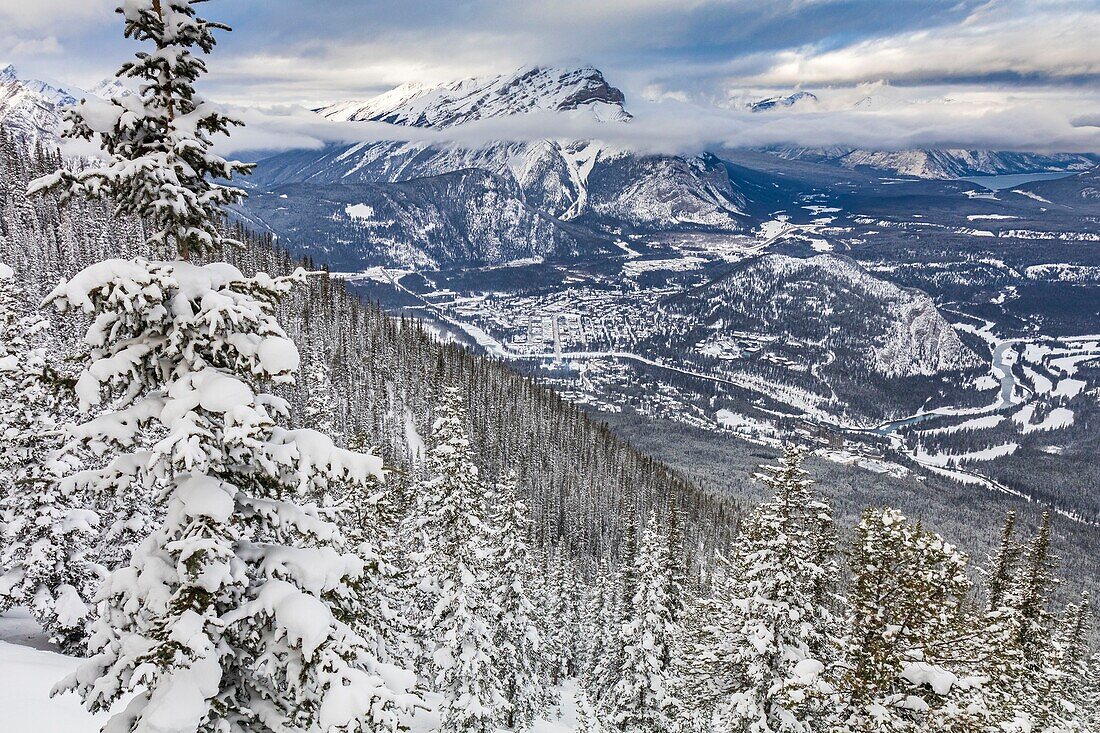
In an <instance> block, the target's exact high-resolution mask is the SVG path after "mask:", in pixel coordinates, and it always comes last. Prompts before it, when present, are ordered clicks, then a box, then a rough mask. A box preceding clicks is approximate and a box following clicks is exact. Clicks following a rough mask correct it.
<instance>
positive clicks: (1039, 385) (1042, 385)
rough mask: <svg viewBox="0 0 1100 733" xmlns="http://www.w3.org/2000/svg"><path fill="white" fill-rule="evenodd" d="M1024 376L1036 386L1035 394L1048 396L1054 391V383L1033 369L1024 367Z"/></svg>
mask: <svg viewBox="0 0 1100 733" xmlns="http://www.w3.org/2000/svg"><path fill="white" fill-rule="evenodd" d="M1024 374H1026V375H1027V378H1028V379H1030V380H1031V383H1032V384H1033V385H1035V394H1048V393H1049V392H1050V391H1051V390H1053V389H1054V383H1053V382H1051V381H1050V380H1049V379H1047V378H1046V377H1044V376H1043V375H1042V374H1040V373H1039V372H1037V371H1035V370H1034V369H1032V368H1031V367H1024Z"/></svg>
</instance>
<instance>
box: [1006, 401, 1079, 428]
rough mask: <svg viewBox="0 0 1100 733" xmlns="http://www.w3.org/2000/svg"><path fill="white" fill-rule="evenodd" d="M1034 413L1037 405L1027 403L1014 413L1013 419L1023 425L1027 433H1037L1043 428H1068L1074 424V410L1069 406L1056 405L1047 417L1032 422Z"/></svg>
mask: <svg viewBox="0 0 1100 733" xmlns="http://www.w3.org/2000/svg"><path fill="white" fill-rule="evenodd" d="M1034 415H1035V405H1027V406H1025V407H1024V408H1023V409H1022V410H1020V411H1019V412H1017V413H1016V414H1015V415H1013V416H1012V419H1013V420H1015V421H1016V422H1017V423H1018V424H1020V425H1021V426H1022V428H1021V429H1022V431H1023V432H1025V433H1035V432H1039V431H1041V430H1059V429H1061V428H1068V427H1069V426H1070V425H1072V424H1073V410H1071V409H1069V408H1068V407H1055V408H1054V409H1053V410H1051V411H1050V413H1049V414H1047V416H1046V417H1044V418H1043V419H1042V420H1040V421H1039V422H1037V423H1032V422H1031V419H1032V417H1033V416H1034Z"/></svg>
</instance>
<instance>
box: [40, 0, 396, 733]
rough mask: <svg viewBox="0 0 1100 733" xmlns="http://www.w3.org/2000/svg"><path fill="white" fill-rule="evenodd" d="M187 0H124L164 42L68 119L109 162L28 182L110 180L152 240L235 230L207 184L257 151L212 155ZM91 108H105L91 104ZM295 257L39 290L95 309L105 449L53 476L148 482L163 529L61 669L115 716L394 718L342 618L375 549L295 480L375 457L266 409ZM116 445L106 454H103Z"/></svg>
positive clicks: (379, 670)
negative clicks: (310, 500) (86, 463)
mask: <svg viewBox="0 0 1100 733" xmlns="http://www.w3.org/2000/svg"><path fill="white" fill-rule="evenodd" d="M195 4H197V3H192V2H184V1H183V0H129V1H128V2H127V3H126V4H125V5H124V7H123V9H122V10H123V15H124V17H125V23H126V34H127V35H128V36H131V37H134V38H137V39H138V40H141V41H146V42H150V43H152V45H153V46H154V47H155V48H154V49H153V50H152V51H151V52H148V53H144V52H143V53H141V54H139V55H138V60H137V61H136V62H133V63H130V64H127V65H125V66H124V67H123V68H122V71H120V75H124V76H129V77H132V78H135V79H137V80H139V81H141V82H142V84H141V87H140V92H139V94H137V95H131V96H127V97H123V98H117V99H115V100H113V101H112V102H110V103H107V104H103V105H99V103H95V102H91V101H85V102H84V103H83V104H82V106H81V107H80V108H78V109H77V110H76V111H75V112H74V113H73V115H72V132H71V134H73V135H75V136H78V137H84V138H88V139H92V138H98V140H99V142H100V144H101V146H102V147H103V149H104V152H105V153H106V156H107V162H106V163H105V164H102V165H92V166H89V167H87V168H82V169H80V170H78V171H76V172H72V171H68V170H61V171H58V172H57V173H56V174H53V175H51V176H48V177H46V178H45V179H43V180H39V181H38V182H36V184H34V186H33V188H34V189H35V190H36V191H45V190H48V189H51V188H52V189H57V190H59V191H60V196H61V199H62V200H63V201H70V202H71V201H72V200H73V197H75V196H76V195H78V194H89V195H92V196H96V195H106V196H108V197H110V198H111V199H112V200H113V201H114V202H115V204H116V207H117V211H118V213H120V214H127V215H131V216H144V217H148V218H149V219H150V220H151V221H152V222H153V223H154V225H155V227H156V229H157V231H156V232H155V233H154V234H153V235H152V237H151V240H150V243H149V244H150V246H155V247H163V246H164V245H169V249H170V250H172V251H176V252H178V253H179V255H180V256H181V257H183V258H187V257H188V256H189V255H190V254H191V253H192V252H193V251H206V250H209V249H212V248H214V247H216V246H221V245H222V244H224V243H225V242H224V241H223V239H222V237H221V234H220V231H221V230H220V206H221V205H223V204H225V203H228V202H230V201H233V200H235V199H236V198H237V197H238V195H239V192H237V191H235V190H234V189H230V188H226V187H223V186H220V185H216V184H214V183H212V182H211V180H210V179H211V178H213V177H215V176H217V177H228V176H229V175H231V174H232V173H233V172H238V171H241V170H245V169H246V168H247V167H246V166H241V165H239V164H235V163H231V162H227V161H224V160H223V159H221V158H219V157H217V156H215V155H213V154H212V153H211V152H210V150H209V147H210V144H211V136H212V135H214V134H216V133H220V132H225V131H226V130H227V129H228V126H229V125H230V124H232V121H231V120H228V119H227V118H225V117H223V116H221V115H220V114H218V113H217V112H215V111H213V110H212V109H211V108H210V107H209V106H208V105H207V104H206V103H205V102H203V101H202V100H200V99H198V98H197V97H195V95H194V88H193V83H194V81H195V80H196V79H197V78H198V76H199V75H200V74H201V73H202V72H204V71H205V65H204V63H203V61H202V60H201V59H200V58H198V57H196V56H194V55H193V51H194V49H196V48H197V49H199V50H201V51H202V52H209V51H210V50H211V48H212V46H213V43H214V40H213V35H212V32H211V31H212V30H213V29H215V28H220V27H222V26H220V25H218V24H214V23H209V22H207V21H205V20H203V19H201V18H198V17H197V16H196V15H195V11H194V7H193V6H194V5H195ZM97 105H99V106H97ZM303 281H304V273H301V272H299V273H297V274H295V275H292V276H286V277H276V278H272V277H269V276H268V275H266V274H263V273H260V274H257V275H255V276H252V277H246V276H244V275H243V274H242V273H241V271H240V270H238V269H237V268H235V267H233V266H231V265H228V264H208V265H205V266H197V265H194V264H191V263H189V262H184V261H179V260H177V261H173V262H160V261H149V260H145V259H141V258H136V259H132V260H120V259H110V260H105V261H102V262H99V263H97V264H93V265H91V266H89V267H86V268H85V269H84V270H82V271H81V272H80V273H78V274H77V275H76V276H75V277H73V278H72V279H70V280H69V281H68V282H67V283H63V284H62V285H60V286H58V287H57V288H56V289H55V290H54V292H52V293H51V294H50V295H49V297H48V299H47V300H48V301H49V302H51V303H53V304H54V305H56V306H57V307H58V309H59V310H61V311H62V312H71V311H81V312H83V313H85V314H86V315H87V316H89V317H90V318H91V326H90V327H89V329H88V332H87V334H86V336H85V339H84V342H85V343H86V344H87V345H88V347H89V352H88V353H87V354H86V356H85V358H84V367H83V370H82V371H81V373H80V376H79V378H78V379H77V382H76V394H77V397H78V398H79V400H80V403H81V407H82V409H85V410H88V409H90V408H98V409H99V410H100V413H99V414H97V415H96V416H95V417H92V418H91V419H88V420H86V421H85V422H83V423H82V424H80V425H78V426H76V427H75V428H74V429H73V430H72V434H73V438H74V441H75V442H76V443H78V444H81V445H84V446H87V447H89V448H91V449H92V451H93V452H94V453H95V454H98V455H104V454H105V451H107V453H106V455H107V456H108V458H107V459H106V460H105V461H101V462H99V463H98V465H93V466H92V467H89V468H87V469H85V470H81V471H76V472H73V473H70V474H69V475H68V476H66V477H65V478H64V479H63V480H62V482H61V488H62V490H63V491H87V492H91V493H93V494H96V495H113V496H125V495H126V494H127V493H129V492H134V493H139V492H142V491H143V490H144V487H150V488H153V489H154V490H155V491H156V497H157V502H158V505H159V507H158V509H159V510H158V514H159V515H160V521H159V526H158V527H157V529H156V530H155V531H154V532H153V533H152V534H151V535H150V536H149V537H148V538H146V539H145V540H144V541H142V543H141V544H140V545H139V546H138V548H137V549H136V550H135V551H134V553H133V557H132V558H131V560H130V562H129V564H128V565H127V566H126V567H122V568H119V569H117V570H115V571H114V572H113V573H112V574H111V576H110V578H109V579H108V581H107V582H106V584H105V586H104V588H103V589H102V591H101V593H100V598H101V599H102V603H101V613H100V617H99V618H98V620H97V621H96V622H95V628H94V634H93V637H92V641H91V647H92V652H93V655H92V657H91V658H90V659H88V660H87V662H85V663H84V664H83V665H82V666H81V667H80V668H79V669H78V670H77V672H76V673H74V674H73V675H72V676H71V677H70V678H69V679H68V680H67V681H66V682H65V683H64V685H63V688H64V689H72V690H77V691H78V692H80V693H81V694H82V695H83V696H84V699H85V702H86V703H87V704H88V705H89V707H90V708H92V709H93V710H103V709H107V708H109V707H112V705H113V704H114V703H115V702H116V701H118V700H120V699H121V698H127V697H128V698H130V700H129V702H128V703H127V704H125V705H123V706H122V708H121V709H120V711H119V712H118V713H116V715H115V717H114V718H113V719H112V721H111V722H110V723H109V725H110V726H111V727H112V728H113V729H117V730H140V731H144V730H149V731H152V730H156V731H164V732H169V731H170V732H179V733H190V732H192V731H195V732H197V731H211V732H214V731H217V732H218V733H229V732H231V731H242V732H243V731H276V730H284V729H286V728H295V727H298V728H307V729H308V728H311V727H316V728H320V729H322V730H331V729H341V730H361V731H382V730H394V729H396V727H397V725H398V712H399V709H400V708H402V707H404V706H405V705H406V704H407V703H408V702H411V701H410V700H408V699H407V696H406V695H405V694H404V691H403V689H402V688H404V687H406V686H407V685H408V684H409V683H410V681H411V680H410V677H411V676H410V675H408V674H407V673H402V672H401V671H400V670H397V669H395V668H390V667H388V666H386V665H383V664H381V663H380V662H379V661H378V660H377V659H375V658H374V656H373V655H372V653H371V648H370V646H371V645H370V644H369V643H368V642H367V641H366V640H364V639H363V638H362V637H361V636H359V635H358V634H357V633H356V632H355V631H354V630H353V629H352V628H350V627H349V626H348V624H347V623H346V621H345V619H346V618H347V617H348V616H349V615H351V613H352V611H351V609H352V608H353V607H354V606H355V605H356V604H357V603H360V602H362V599H361V595H360V594H361V592H362V590H363V579H364V575H365V572H366V571H365V567H364V561H363V559H362V558H360V557H357V556H355V555H353V554H348V553H344V552H342V551H341V546H342V544H343V538H342V537H341V535H340V533H339V532H338V530H337V529H336V527H335V526H334V525H333V524H331V523H330V522H328V521H326V520H325V519H324V518H323V517H322V516H320V515H319V514H318V512H317V510H316V507H315V506H312V505H299V504H296V503H295V502H294V501H292V500H291V498H290V497H295V496H301V495H306V496H308V495H310V494H312V493H314V492H317V491H319V490H320V487H321V486H324V485H327V484H330V483H334V482H350V483H354V484H359V485H367V484H369V483H370V482H371V481H381V480H382V478H383V476H382V462H381V460H380V459H378V458H377V457H376V456H373V455H370V454H359V453H353V452H350V451H346V450H342V449H339V448H337V447H336V446H335V445H334V444H333V443H332V440H331V439H330V438H328V437H327V436H324V435H322V434H320V433H317V432H315V431H311V430H298V431H295V430H287V429H284V428H282V427H280V426H278V425H277V424H276V420H277V419H279V418H280V417H282V416H284V415H285V414H286V412H287V410H288V405H287V403H286V402H285V401H284V400H282V399H280V398H277V397H274V396H272V395H270V394H267V393H264V392H263V391H262V389H263V387H264V386H266V385H267V384H280V383H289V382H291V381H292V380H293V375H294V373H295V372H296V370H297V369H298V365H299V355H298V352H297V349H296V348H295V346H294V344H293V342H292V341H291V340H290V339H288V338H287V337H286V334H285V332H284V331H283V329H282V328H281V326H280V325H279V323H278V321H277V320H276V318H275V315H274V313H275V310H276V306H277V303H278V301H279V299H280V298H281V297H282V296H283V295H284V294H286V293H287V292H288V291H289V290H290V289H291V287H292V286H293V285H295V284H297V283H301V282H303ZM110 452H115V453H116V454H115V455H110Z"/></svg>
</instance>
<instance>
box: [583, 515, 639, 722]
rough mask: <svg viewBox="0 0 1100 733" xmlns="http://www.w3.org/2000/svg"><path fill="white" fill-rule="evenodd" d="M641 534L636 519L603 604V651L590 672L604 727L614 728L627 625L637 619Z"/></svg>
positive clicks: (625, 534) (593, 696) (629, 528)
mask: <svg viewBox="0 0 1100 733" xmlns="http://www.w3.org/2000/svg"><path fill="white" fill-rule="evenodd" d="M638 562H639V557H638V535H637V530H636V529H635V527H634V523H633V521H630V523H629V524H627V526H626V528H625V529H624V530H623V544H622V548H621V550H620V555H619V567H618V569H617V570H616V571H615V572H614V573H613V574H611V575H609V576H608V577H607V589H606V590H607V600H606V602H605V603H604V605H603V613H602V614H601V615H602V621H601V628H602V629H603V633H602V634H601V638H600V640H599V648H600V649H601V650H602V651H601V652H600V653H598V654H596V655H595V664H594V665H593V666H592V668H591V671H590V672H589V678H590V682H589V696H590V699H591V700H592V701H593V702H594V703H595V707H596V713H597V715H599V717H600V722H601V723H602V724H604V727H608V728H611V727H613V723H612V721H611V716H612V714H613V712H614V705H615V688H616V686H617V685H618V683H619V681H620V680H621V679H622V676H623V665H625V664H626V647H627V645H628V643H629V640H628V638H627V633H626V629H627V625H628V624H630V623H631V622H632V621H633V619H634V596H635V593H636V592H637V590H638V567H639V565H638Z"/></svg>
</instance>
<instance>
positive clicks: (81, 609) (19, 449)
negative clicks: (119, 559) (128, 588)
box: [0, 263, 105, 654]
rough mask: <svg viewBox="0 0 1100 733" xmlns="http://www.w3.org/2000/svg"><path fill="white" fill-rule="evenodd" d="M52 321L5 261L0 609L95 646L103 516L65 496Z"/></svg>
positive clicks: (0, 289)
mask: <svg viewBox="0 0 1100 733" xmlns="http://www.w3.org/2000/svg"><path fill="white" fill-rule="evenodd" d="M47 327H48V324H47V322H46V320H45V319H44V318H42V317H41V316H38V315H37V314H35V313H34V312H33V310H32V309H31V308H30V307H29V303H27V301H26V298H25V296H24V294H23V292H22V290H21V289H20V288H19V287H18V286H17V285H16V284H15V282H14V273H13V272H12V270H11V269H10V268H9V267H7V265H5V264H3V263H0V523H2V524H0V527H2V535H0V613H3V612H4V611H6V610H8V609H9V608H11V607H12V606H26V607H28V608H29V609H30V611H31V613H32V615H33V616H34V618H35V619H36V620H37V621H38V622H39V624H41V626H42V628H43V629H44V630H45V631H46V633H47V634H49V637H50V639H51V640H52V641H53V642H55V643H56V644H58V645H59V646H60V647H61V648H62V649H63V650H65V651H66V652H70V653H76V654H80V653H82V652H83V651H84V646H85V642H86V641H87V632H86V624H85V621H86V618H87V616H88V612H89V610H90V609H89V601H90V599H91V598H92V596H93V594H94V593H95V590H96V588H97V587H98V586H99V583H100V582H101V581H102V579H103V576H104V574H105V572H104V570H103V568H102V567H100V566H99V565H98V564H97V563H96V562H95V561H94V552H92V549H93V544H94V542H95V540H96V537H97V535H98V532H97V529H96V525H97V523H98V521H99V517H98V515H97V514H96V513H95V512H94V511H92V510H90V509H86V508H84V507H83V506H81V502H80V499H79V497H75V496H74V495H73V492H72V491H66V490H63V489H62V487H61V486H60V484H59V481H60V477H61V476H62V475H64V474H65V473H66V472H67V471H68V470H69V469H70V468H71V467H70V466H68V465H67V464H66V463H65V462H64V460H63V457H61V456H59V451H60V448H61V446H62V443H63V434H62V429H61V425H59V422H60V419H61V418H62V417H63V415H64V414H65V413H66V412H67V410H66V407H67V406H68V405H71V404H72V402H71V401H69V402H68V405H67V404H66V403H67V401H66V396H68V395H70V393H71V389H70V388H69V385H67V384H66V383H65V381H64V380H63V379H62V378H61V377H60V375H58V374H57V373H56V372H55V371H54V370H53V369H52V368H51V367H50V366H49V364H48V363H47V360H46V349H45V346H44V345H43V333H44V331H45V329H46V328H47Z"/></svg>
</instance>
